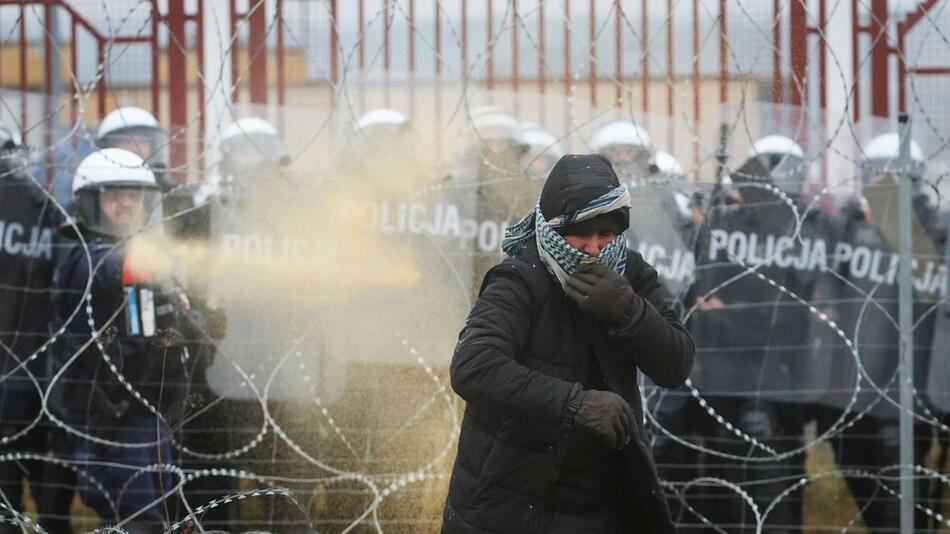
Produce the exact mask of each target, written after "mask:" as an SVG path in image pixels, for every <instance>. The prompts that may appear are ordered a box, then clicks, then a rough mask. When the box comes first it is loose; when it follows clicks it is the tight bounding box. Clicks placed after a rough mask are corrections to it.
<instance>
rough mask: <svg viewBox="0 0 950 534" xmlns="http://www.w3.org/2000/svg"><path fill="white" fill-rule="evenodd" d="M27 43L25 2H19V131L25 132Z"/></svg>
mask: <svg viewBox="0 0 950 534" xmlns="http://www.w3.org/2000/svg"><path fill="white" fill-rule="evenodd" d="M29 50H30V49H29V45H28V42H27V39H26V4H25V3H24V4H20V131H22V132H26V130H27V122H26V95H27V90H28V87H27V83H26V82H27V75H28V74H29V73H28V72H27V66H28V64H27V52H29Z"/></svg>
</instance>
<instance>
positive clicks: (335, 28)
mask: <svg viewBox="0 0 950 534" xmlns="http://www.w3.org/2000/svg"><path fill="white" fill-rule="evenodd" d="M339 45H340V19H339V11H338V6H337V0H330V83H332V84H333V85H336V83H337V82H338V81H339V80H340V65H339V61H340V58H339V56H338V54H339V51H338V50H337V47H338V46H339Z"/></svg>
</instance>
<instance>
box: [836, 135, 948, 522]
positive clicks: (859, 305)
mask: <svg viewBox="0 0 950 534" xmlns="http://www.w3.org/2000/svg"><path fill="white" fill-rule="evenodd" d="M863 153H864V157H865V159H864V160H863V161H862V162H861V166H860V173H861V185H862V191H861V195H860V197H859V198H857V199H855V200H854V201H852V202H850V203H848V204H847V205H845V206H844V207H843V208H842V210H841V213H840V215H839V219H840V221H839V225H840V229H839V234H840V237H839V241H840V243H841V245H840V250H841V253H840V254H837V255H836V257H835V266H834V267H835V272H836V273H837V275H838V276H839V277H840V280H838V282H837V284H836V299H835V300H836V303H835V306H834V307H833V313H834V317H836V318H838V323H839V324H840V325H842V329H843V330H844V331H845V333H846V334H847V335H848V336H849V337H850V338H851V339H852V340H853V341H854V343H855V346H856V347H857V350H858V351H859V354H860V363H861V366H862V367H863V369H862V370H861V371H860V372H861V376H862V377H863V378H862V380H861V388H862V389H861V392H860V393H859V394H858V396H857V399H856V403H855V404H854V406H852V407H851V412H852V413H855V412H860V413H862V414H864V415H863V417H861V418H860V419H859V420H857V421H854V422H853V423H852V424H848V425H846V426H845V427H844V428H843V429H842V430H841V431H840V433H839V434H838V435H837V436H836V437H835V438H834V439H833V440H832V441H831V445H832V447H833V448H834V452H835V456H836V460H837V462H838V464H839V465H840V466H841V468H842V469H861V470H866V471H870V472H872V473H876V472H878V471H879V470H881V469H883V468H885V467H887V466H890V465H895V464H898V463H899V458H900V442H899V438H900V431H899V418H900V410H899V409H898V408H897V407H896V406H894V404H893V403H894V402H897V400H898V397H899V394H898V389H899V383H898V380H897V371H898V365H899V361H900V347H899V339H900V333H899V331H898V329H897V325H896V324H895V323H894V320H895V319H894V318H896V317H898V313H899V311H898V308H899V302H898V301H899V289H898V281H897V279H896V276H895V275H896V273H897V262H898V255H897V251H898V248H899V245H898V235H897V232H898V228H899V220H898V208H897V206H898V197H899V192H898V183H899V181H900V180H901V179H902V176H907V177H909V178H910V179H911V180H912V183H913V186H914V196H913V203H912V210H913V211H912V239H913V255H914V258H913V261H914V271H913V276H914V280H915V281H914V297H913V298H914V321H915V328H914V347H915V350H914V357H915V363H914V365H915V367H914V370H915V376H914V381H915V383H916V385H917V387H918V390H920V391H924V390H926V391H927V394H926V395H925V396H924V399H929V400H930V401H933V400H934V399H939V398H940V396H941V394H945V392H946V391H947V385H946V384H947V381H946V375H944V376H942V377H940V378H938V379H937V380H938V381H939V383H938V384H934V383H933V382H929V383H930V384H934V386H935V387H933V388H931V387H928V375H930V374H932V372H933V371H934V370H936V367H935V365H936V366H939V363H938V362H941V361H943V360H945V359H946V356H945V355H946V347H947V345H945V344H943V343H942V341H941V342H936V343H935V342H934V340H938V339H940V338H939V337H935V334H937V335H938V336H939V331H940V329H941V328H942V327H943V326H942V325H944V324H945V321H944V320H943V318H942V317H941V316H942V315H944V314H943V313H940V312H938V313H934V309H933V308H934V306H935V305H937V303H938V302H940V301H941V299H942V298H945V296H946V295H945V283H946V282H945V278H944V282H943V284H944V287H943V288H941V287H940V282H939V281H937V282H936V283H934V280H935V277H934V276H930V275H929V274H928V273H930V274H934V273H937V272H939V270H940V268H941V264H943V266H942V268H943V269H944V272H945V269H946V263H945V261H946V260H945V254H946V250H947V226H946V220H947V217H946V213H941V212H940V211H939V210H938V208H937V205H936V203H935V202H933V201H932V200H931V198H930V197H929V195H928V194H927V191H926V190H925V188H924V187H923V176H924V170H925V166H924V157H923V152H922V151H921V149H920V146H918V145H917V143H915V142H913V141H911V143H910V160H909V161H906V162H902V161H901V159H900V140H899V137H898V135H897V134H896V133H889V134H884V135H880V136H877V137H875V138H874V139H872V140H871V141H870V142H868V143H867V144H866V145H865V146H864V147H863ZM869 295H873V300H874V302H875V305H874V306H867V305H866V302H867V300H868V298H869V297H868V296H869ZM938 309H939V306H938ZM835 349H836V351H835V352H834V354H833V355H834V358H833V359H834V361H835V362H838V364H837V365H834V366H833V367H832V368H831V369H829V375H830V379H831V383H830V384H829V386H828V388H827V393H826V395H825V396H824V398H823V399H822V403H823V404H824V405H826V406H827V408H824V409H823V411H819V412H818V414H819V417H818V422H819V431H820V432H821V431H825V430H827V429H828V428H830V427H831V425H832V424H833V422H834V421H835V420H837V419H838V418H839V417H840V416H841V410H842V409H843V408H846V407H848V406H849V403H850V401H851V392H852V391H853V390H854V384H855V380H856V378H857V374H856V373H858V372H859V370H858V369H857V367H856V365H855V364H854V363H853V361H854V357H853V355H852V354H851V353H850V350H849V349H848V348H847V347H846V346H844V345H843V344H842V343H840V342H839V343H837V344H836V345H835ZM829 359H830V358H829ZM944 369H946V367H944ZM935 394H936V395H935ZM882 395H886V396H887V397H889V398H890V401H888V400H887V399H884V398H882ZM934 408H936V406H933V405H931V406H928V409H934ZM915 411H916V409H915ZM937 412H938V413H940V409H939V408H937ZM915 424H916V428H915V434H916V440H915V447H914V458H915V463H917V464H921V465H922V464H924V459H925V457H926V455H927V453H928V452H929V450H930V447H931V443H932V439H933V435H934V429H933V427H932V426H931V425H928V424H926V423H922V422H920V421H917V422H915ZM943 461H944V462H945V461H946V457H945V456H944V457H943ZM941 465H942V464H941ZM846 481H847V483H848V487H849V488H850V489H851V492H852V494H853V495H854V497H855V499H856V501H857V503H858V505H859V507H860V508H861V510H862V517H863V519H864V522H865V524H867V525H868V528H869V529H870V530H872V531H874V532H887V531H891V530H893V531H896V529H898V528H900V500H899V499H897V498H896V497H894V496H893V495H891V494H890V493H889V492H886V491H881V489H880V487H879V486H880V483H881V482H879V481H878V480H875V479H869V478H866V477H857V476H853V477H846ZM884 483H887V482H884ZM888 485H889V486H891V484H888ZM937 486H940V485H939V484H938V485H937ZM916 491H917V497H916V499H917V501H919V502H921V503H924V504H926V505H927V506H930V507H935V509H939V508H940V505H939V504H936V505H935V504H934V501H933V498H934V497H935V496H937V497H938V496H939V487H938V488H934V490H932V489H931V488H930V484H929V480H928V479H926V478H924V479H922V480H920V481H919V482H918V488H917V490H916ZM932 491H936V493H935V494H932ZM915 522H916V527H917V528H926V527H927V525H928V524H929V523H930V522H931V518H930V517H929V516H928V515H927V514H924V513H922V512H921V511H919V510H918V514H917V518H916V520H915Z"/></svg>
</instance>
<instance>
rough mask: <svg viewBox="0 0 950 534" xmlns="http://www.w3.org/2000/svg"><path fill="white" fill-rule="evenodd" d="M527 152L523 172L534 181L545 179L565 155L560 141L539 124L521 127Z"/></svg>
mask: <svg viewBox="0 0 950 534" xmlns="http://www.w3.org/2000/svg"><path fill="white" fill-rule="evenodd" d="M522 131H523V134H524V141H525V143H527V145H528V151H527V152H526V153H525V155H524V165H525V172H527V173H528V176H530V177H532V178H534V179H535V180H539V181H542V182H543V181H544V180H546V179H547V177H548V174H550V173H551V169H553V168H554V165H555V164H556V163H557V161H558V160H559V159H561V156H563V155H564V154H565V152H564V147H563V146H562V145H561V141H560V140H559V139H558V138H557V136H556V135H554V133H553V132H551V131H550V130H548V129H546V128H544V127H543V126H541V125H540V124H524V125H522Z"/></svg>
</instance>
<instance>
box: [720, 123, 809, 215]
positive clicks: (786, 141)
mask: <svg viewBox="0 0 950 534" xmlns="http://www.w3.org/2000/svg"><path fill="white" fill-rule="evenodd" d="M751 159H757V160H758V161H759V162H760V163H761V164H762V166H763V167H764V168H765V169H767V170H768V172H769V183H771V184H772V185H774V186H775V187H778V189H779V190H780V191H781V192H782V193H784V194H785V195H786V196H787V197H788V198H789V199H790V200H791V201H793V202H795V203H801V201H802V195H803V194H804V192H805V185H806V184H807V182H808V163H807V162H806V161H805V152H804V151H803V150H802V147H801V146H799V145H798V143H796V142H795V141H793V140H792V139H790V138H788V137H785V136H784V135H769V136H766V137H763V138H762V139H759V140H758V141H756V142H755V143H754V144H753V145H752V148H751V149H749V153H748V154H747V155H746V160H747V161H748V160H751ZM754 179H755V177H753V176H738V177H733V181H736V180H745V181H752V180H754Z"/></svg>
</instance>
